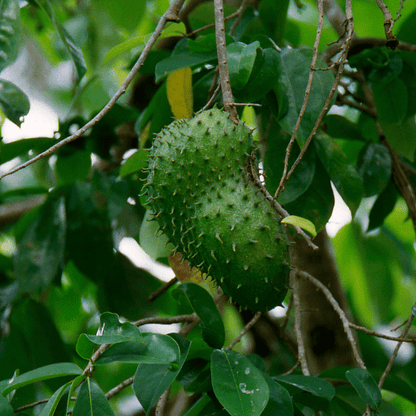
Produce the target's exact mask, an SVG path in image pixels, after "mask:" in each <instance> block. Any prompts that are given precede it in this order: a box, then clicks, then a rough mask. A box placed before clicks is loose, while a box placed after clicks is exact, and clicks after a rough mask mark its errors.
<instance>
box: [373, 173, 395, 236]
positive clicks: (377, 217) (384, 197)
mask: <svg viewBox="0 0 416 416" xmlns="http://www.w3.org/2000/svg"><path fill="white" fill-rule="evenodd" d="M398 196H399V194H398V191H397V188H396V185H394V182H393V181H390V182H389V183H388V184H387V186H386V188H385V189H384V191H383V192H381V193H380V195H379V196H378V197H377V199H376V201H375V202H374V204H373V206H372V207H371V211H370V214H369V216H368V219H369V223H368V228H367V232H369V231H372V230H374V229H376V228H378V227H380V226H381V225H383V222H384V220H385V218H386V217H387V216H388V215H389V214H390V213H391V212H392V211H393V209H394V206H395V205H396V202H397V198H398Z"/></svg>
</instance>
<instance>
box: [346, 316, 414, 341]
mask: <svg viewBox="0 0 416 416" xmlns="http://www.w3.org/2000/svg"><path fill="white" fill-rule="evenodd" d="M406 323H407V321H406V322H405V324H406ZM348 324H349V326H350V327H351V328H354V329H356V330H357V331H361V332H364V333H366V334H368V335H373V336H375V337H378V338H383V339H388V340H390V341H397V342H409V343H411V344H416V338H402V337H391V336H389V335H385V334H381V333H380V332H376V331H372V330H371V329H367V328H365V327H363V326H359V325H356V324H353V323H352V322H349V323H348Z"/></svg>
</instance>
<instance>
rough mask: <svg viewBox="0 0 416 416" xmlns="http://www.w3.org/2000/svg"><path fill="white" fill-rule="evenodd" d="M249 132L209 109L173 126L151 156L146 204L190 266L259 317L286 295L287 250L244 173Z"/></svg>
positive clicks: (274, 219)
mask: <svg viewBox="0 0 416 416" xmlns="http://www.w3.org/2000/svg"><path fill="white" fill-rule="evenodd" d="M253 148H254V143H253V140H252V138H251V133H250V131H249V130H248V129H247V127H246V126H244V124H243V123H239V124H238V125H237V126H236V125H235V124H234V123H233V122H232V121H231V120H230V119H229V117H228V114H227V113H226V112H224V111H222V110H219V109H217V108H214V109H212V110H207V111H204V112H202V113H200V114H199V115H197V116H195V117H194V118H193V119H191V120H177V121H175V122H173V123H172V124H170V125H169V126H168V127H166V128H165V129H164V130H163V131H162V132H161V133H159V134H158V135H157V137H156V139H155V141H154V144H153V147H152V149H151V152H150V162H149V168H148V169H149V174H148V177H147V183H146V185H145V188H146V191H147V195H148V205H149V207H150V208H151V210H152V211H153V212H154V218H155V219H156V220H157V221H158V223H159V226H160V228H161V229H162V231H163V232H164V233H165V234H166V235H167V236H168V238H169V239H170V240H171V241H172V242H173V244H174V245H175V246H176V249H177V250H178V251H179V252H181V253H182V254H183V255H184V257H185V258H186V259H187V260H189V262H190V263H191V265H192V266H197V267H198V268H199V269H200V270H201V271H202V272H204V273H207V274H209V275H210V276H212V277H213V278H214V279H215V281H216V282H217V283H218V284H219V285H220V286H221V287H222V289H223V290H224V293H226V294H227V295H229V296H231V297H232V298H233V300H234V301H236V302H237V303H238V304H239V305H240V306H242V307H247V308H249V309H251V310H253V311H266V310H269V309H271V308H273V307H275V306H277V305H279V304H280V303H281V302H282V300H283V299H284V297H285V294H286V292H287V277H288V274H289V269H290V266H289V252H288V244H287V240H286V238H285V234H284V232H283V229H282V226H281V225H280V223H279V221H278V218H277V215H276V213H275V211H274V210H273V209H272V208H271V206H270V203H269V202H268V201H267V200H266V198H265V197H264V196H263V194H262V193H261V192H260V190H259V189H258V187H257V186H256V185H255V184H254V183H253V182H252V181H251V179H250V175H249V173H248V167H249V158H250V154H251V151H252V150H253Z"/></svg>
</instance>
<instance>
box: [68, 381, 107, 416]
mask: <svg viewBox="0 0 416 416" xmlns="http://www.w3.org/2000/svg"><path fill="white" fill-rule="evenodd" d="M72 415H73V416H114V412H113V411H112V409H111V407H110V403H108V400H107V398H106V397H105V394H104V393H103V391H102V390H101V389H100V388H99V387H98V385H97V384H96V383H95V382H93V381H92V380H90V378H89V377H88V378H87V379H86V380H85V381H84V383H82V385H81V388H80V391H79V393H78V396H77V399H76V400H75V405H74V410H73V412H72Z"/></svg>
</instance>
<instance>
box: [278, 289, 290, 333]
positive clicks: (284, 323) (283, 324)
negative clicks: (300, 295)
mask: <svg viewBox="0 0 416 416" xmlns="http://www.w3.org/2000/svg"><path fill="white" fill-rule="evenodd" d="M292 308H293V293H292V294H291V295H290V299H289V304H288V305H287V309H286V313H285V318H284V320H283V322H282V324H281V325H280V329H282V330H284V329H285V328H286V326H287V324H288V323H289V317H290V312H291V310H292Z"/></svg>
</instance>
